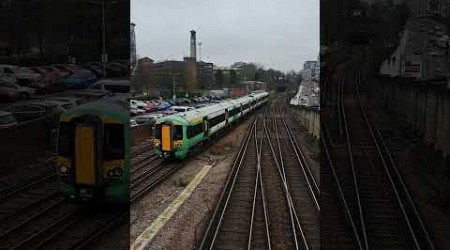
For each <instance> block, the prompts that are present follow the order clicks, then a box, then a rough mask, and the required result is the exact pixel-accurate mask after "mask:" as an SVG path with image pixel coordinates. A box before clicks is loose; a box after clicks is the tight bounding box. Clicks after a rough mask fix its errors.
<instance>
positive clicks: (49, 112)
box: [22, 100, 65, 118]
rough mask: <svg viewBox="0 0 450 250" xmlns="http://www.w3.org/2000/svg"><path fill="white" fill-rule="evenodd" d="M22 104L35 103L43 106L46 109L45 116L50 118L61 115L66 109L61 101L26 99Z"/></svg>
mask: <svg viewBox="0 0 450 250" xmlns="http://www.w3.org/2000/svg"><path fill="white" fill-rule="evenodd" d="M22 104H33V105H36V106H39V107H42V108H43V109H44V111H45V116H46V117H49V118H54V117H59V115H60V114H61V113H62V112H64V111H65V109H64V108H63V107H62V106H61V105H60V104H59V103H56V102H52V101H47V100H33V101H26V102H22Z"/></svg>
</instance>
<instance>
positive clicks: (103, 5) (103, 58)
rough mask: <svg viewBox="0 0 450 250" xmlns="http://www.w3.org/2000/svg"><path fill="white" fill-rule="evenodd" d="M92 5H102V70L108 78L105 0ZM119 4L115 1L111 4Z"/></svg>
mask: <svg viewBox="0 0 450 250" xmlns="http://www.w3.org/2000/svg"><path fill="white" fill-rule="evenodd" d="M89 3H90V4H94V5H100V6H101V8H102V58H101V59H102V70H103V76H106V66H105V63H106V62H107V61H108V55H107V54H106V24H105V0H102V1H101V2H100V3H99V2H89ZM115 3H117V2H115V1H113V2H111V4H115Z"/></svg>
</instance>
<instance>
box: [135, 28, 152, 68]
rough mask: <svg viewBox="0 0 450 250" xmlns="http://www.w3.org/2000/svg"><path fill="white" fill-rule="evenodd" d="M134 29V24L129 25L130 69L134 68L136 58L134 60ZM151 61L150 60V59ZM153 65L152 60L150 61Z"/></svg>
mask: <svg viewBox="0 0 450 250" xmlns="http://www.w3.org/2000/svg"><path fill="white" fill-rule="evenodd" d="M135 27H136V24H134V23H131V24H130V30H131V33H130V65H131V67H132V68H134V67H135V66H136V63H137V61H136V60H137V58H136V34H135V33H134V29H135ZM150 60H151V59H150ZM152 63H153V60H152Z"/></svg>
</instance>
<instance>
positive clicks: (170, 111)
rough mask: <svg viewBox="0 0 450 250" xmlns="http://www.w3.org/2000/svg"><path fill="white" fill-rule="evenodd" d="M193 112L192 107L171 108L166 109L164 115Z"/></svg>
mask: <svg viewBox="0 0 450 250" xmlns="http://www.w3.org/2000/svg"><path fill="white" fill-rule="evenodd" d="M192 110H195V108H193V107H187V106H172V107H170V108H168V109H167V110H166V111H164V114H166V115H171V114H175V113H183V112H187V111H192Z"/></svg>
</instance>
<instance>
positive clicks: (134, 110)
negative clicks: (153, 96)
mask: <svg viewBox="0 0 450 250" xmlns="http://www.w3.org/2000/svg"><path fill="white" fill-rule="evenodd" d="M143 114H145V110H143V109H138V108H134V107H130V116H137V115H143Z"/></svg>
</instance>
